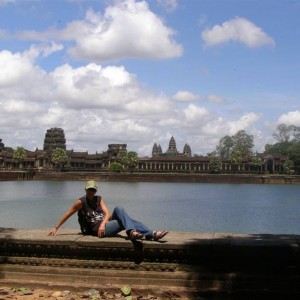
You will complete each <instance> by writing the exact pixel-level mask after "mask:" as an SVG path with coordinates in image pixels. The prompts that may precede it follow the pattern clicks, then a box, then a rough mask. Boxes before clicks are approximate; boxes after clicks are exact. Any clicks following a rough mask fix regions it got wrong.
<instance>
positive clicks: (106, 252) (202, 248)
mask: <svg viewBox="0 0 300 300" xmlns="http://www.w3.org/2000/svg"><path fill="white" fill-rule="evenodd" d="M49 231H50V229H49V228H38V229H30V228H0V282H5V281H7V282H9V281H22V282H23V281H25V282H26V281H27V282H36V283H45V282H47V283H50V284H53V285H54V284H56V283H58V282H59V284H66V285H71V286H72V285H75V284H76V285H82V286H93V285H97V284H99V278H101V284H102V285H103V286H106V287H109V286H110V287H113V286H120V285H123V284H129V285H131V286H133V287H134V288H138V289H145V288H154V289H156V288H165V287H167V288H168V289H174V290H184V291H190V292H191V293H192V294H193V295H195V294H197V295H198V296H199V295H201V296H203V295H207V294H209V295H211V294H213V295H227V296H228V295H231V296H233V295H236V297H239V296H241V295H243V297H244V296H245V299H246V295H258V296H261V297H262V298H264V299H267V298H268V297H273V296H274V295H281V294H282V295H285V296H286V295H287V294H288V295H290V296H291V297H295V296H299V295H300V285H299V282H300V235H287V234H285V235H273V234H232V233H213V234H206V233H190V232H170V233H169V234H168V235H167V236H166V237H165V238H164V239H163V240H162V241H161V242H154V241H146V240H142V241H138V242H135V243H132V242H131V241H130V240H128V239H127V238H126V235H125V233H124V232H121V234H120V236H119V237H113V238H103V239H99V238H97V237H91V236H82V235H81V234H80V233H79V231H78V230H76V229H68V228H61V229H60V230H59V232H58V233H57V235H56V236H54V237H53V236H48V235H47V234H48V232H49ZM190 298H191V299H192V297H190Z"/></svg>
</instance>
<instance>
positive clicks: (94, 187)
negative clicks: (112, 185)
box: [85, 180, 98, 191]
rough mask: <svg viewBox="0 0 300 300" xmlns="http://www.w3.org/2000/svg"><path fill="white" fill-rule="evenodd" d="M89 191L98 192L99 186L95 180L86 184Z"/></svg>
mask: <svg viewBox="0 0 300 300" xmlns="http://www.w3.org/2000/svg"><path fill="white" fill-rule="evenodd" d="M88 189H95V190H96V191H97V190H98V187H97V184H96V182H95V181H94V180H90V181H88V182H87V183H86V186H85V190H88Z"/></svg>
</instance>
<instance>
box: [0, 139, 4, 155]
mask: <svg viewBox="0 0 300 300" xmlns="http://www.w3.org/2000/svg"><path fill="white" fill-rule="evenodd" d="M2 150H4V144H3V143H2V139H0V152H2Z"/></svg>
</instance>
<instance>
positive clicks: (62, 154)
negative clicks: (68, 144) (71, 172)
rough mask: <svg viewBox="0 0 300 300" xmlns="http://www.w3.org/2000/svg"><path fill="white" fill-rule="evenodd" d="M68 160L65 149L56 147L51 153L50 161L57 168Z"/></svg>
mask: <svg viewBox="0 0 300 300" xmlns="http://www.w3.org/2000/svg"><path fill="white" fill-rule="evenodd" d="M67 161H68V155H67V151H66V150H64V149H62V148H56V149H54V150H53V152H52V155H51V162H52V163H53V164H54V166H55V167H56V168H58V169H60V168H62V167H64V165H65V164H66V163H67Z"/></svg>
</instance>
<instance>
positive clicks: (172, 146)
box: [166, 136, 178, 156]
mask: <svg viewBox="0 0 300 300" xmlns="http://www.w3.org/2000/svg"><path fill="white" fill-rule="evenodd" d="M177 153H178V151H177V147H176V142H175V139H174V137H173V136H172V137H171V139H170V142H169V148H168V150H167V152H166V154H167V155H170V156H173V155H177Z"/></svg>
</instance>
